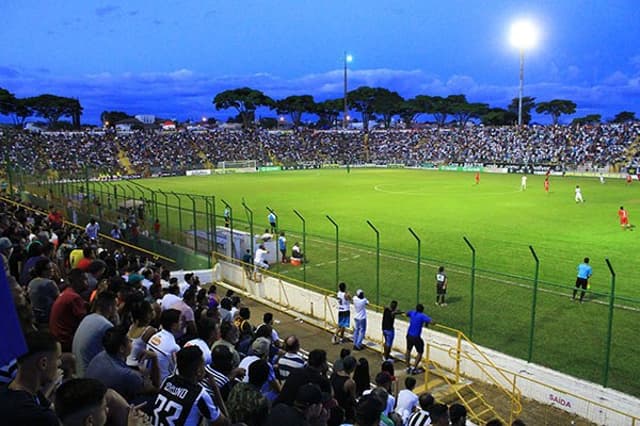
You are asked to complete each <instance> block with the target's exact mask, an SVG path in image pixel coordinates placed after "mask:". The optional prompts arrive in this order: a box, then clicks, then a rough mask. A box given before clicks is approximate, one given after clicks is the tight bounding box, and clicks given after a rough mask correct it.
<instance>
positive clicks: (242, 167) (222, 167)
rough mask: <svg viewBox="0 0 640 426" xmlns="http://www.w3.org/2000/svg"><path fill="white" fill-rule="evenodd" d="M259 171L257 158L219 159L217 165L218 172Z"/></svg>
mask: <svg viewBox="0 0 640 426" xmlns="http://www.w3.org/2000/svg"><path fill="white" fill-rule="evenodd" d="M257 171H258V161H257V160H239V161H219V162H218V166H217V167H216V173H253V172H257Z"/></svg>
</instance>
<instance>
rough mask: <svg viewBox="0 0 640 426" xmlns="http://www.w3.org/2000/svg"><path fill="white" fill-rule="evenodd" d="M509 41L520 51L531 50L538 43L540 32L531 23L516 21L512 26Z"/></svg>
mask: <svg viewBox="0 0 640 426" xmlns="http://www.w3.org/2000/svg"><path fill="white" fill-rule="evenodd" d="M509 40H510V41H511V44H512V45H513V46H514V47H517V48H518V49H530V48H532V47H534V46H535V45H536V42H537V41H538V30H537V29H536V27H535V26H534V25H533V24H532V23H531V22H529V21H516V22H514V23H513V24H512V25H511V32H510V35H509Z"/></svg>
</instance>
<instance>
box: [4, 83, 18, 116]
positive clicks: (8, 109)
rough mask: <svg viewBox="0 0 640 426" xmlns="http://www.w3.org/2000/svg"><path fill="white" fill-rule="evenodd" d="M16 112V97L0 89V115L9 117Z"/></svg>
mask: <svg viewBox="0 0 640 426" xmlns="http://www.w3.org/2000/svg"><path fill="white" fill-rule="evenodd" d="M15 110H16V97H15V95H14V94H13V93H11V92H9V91H8V90H7V89H3V88H2V87H0V115H9V114H12V113H14V112H15Z"/></svg>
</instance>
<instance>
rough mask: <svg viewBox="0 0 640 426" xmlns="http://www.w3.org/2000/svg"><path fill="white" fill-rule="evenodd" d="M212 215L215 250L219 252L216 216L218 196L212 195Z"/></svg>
mask: <svg viewBox="0 0 640 426" xmlns="http://www.w3.org/2000/svg"><path fill="white" fill-rule="evenodd" d="M211 198H212V200H211V215H212V216H213V251H214V252H216V253H217V252H218V223H217V218H216V196H215V195H212V196H211Z"/></svg>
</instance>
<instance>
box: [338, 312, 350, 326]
mask: <svg viewBox="0 0 640 426" xmlns="http://www.w3.org/2000/svg"><path fill="white" fill-rule="evenodd" d="M350 322H351V312H349V311H338V327H340V328H348V327H349V323H350Z"/></svg>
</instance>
